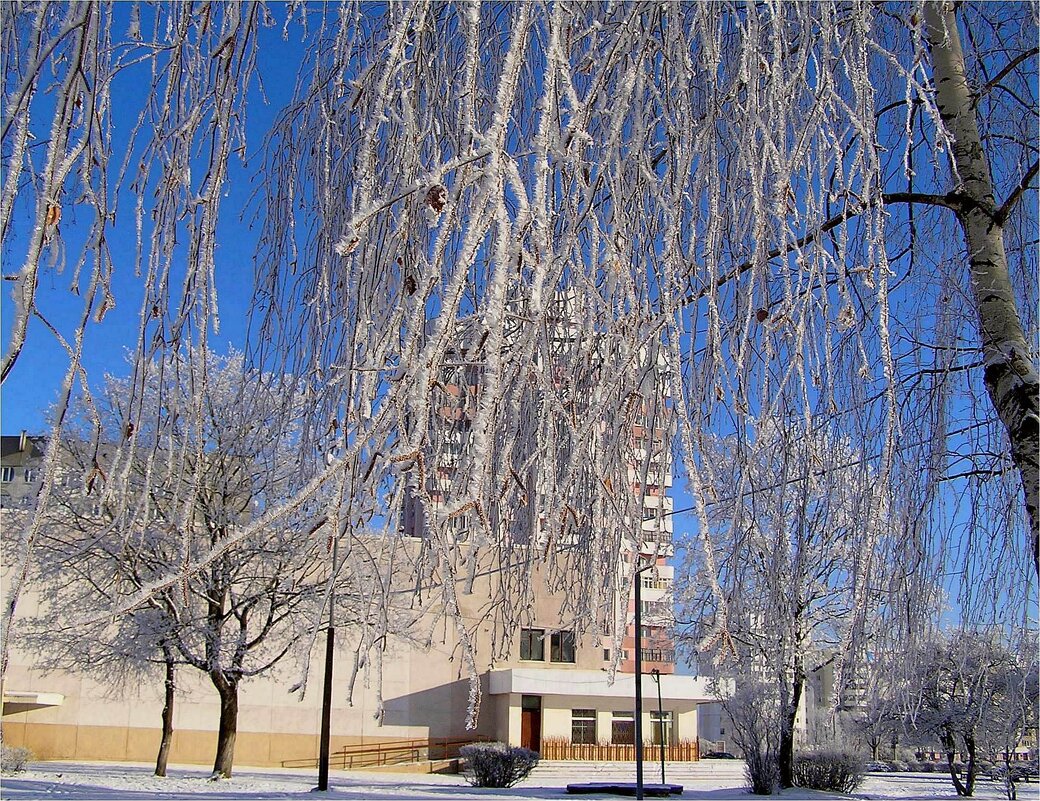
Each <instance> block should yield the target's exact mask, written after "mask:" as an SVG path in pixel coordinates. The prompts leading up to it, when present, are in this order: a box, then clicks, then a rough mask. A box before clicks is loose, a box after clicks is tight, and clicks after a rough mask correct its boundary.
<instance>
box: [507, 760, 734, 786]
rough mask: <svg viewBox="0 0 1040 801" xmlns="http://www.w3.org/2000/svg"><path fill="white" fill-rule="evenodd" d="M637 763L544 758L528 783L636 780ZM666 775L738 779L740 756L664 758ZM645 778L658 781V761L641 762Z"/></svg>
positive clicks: (670, 778) (685, 778) (679, 778)
mask: <svg viewBox="0 0 1040 801" xmlns="http://www.w3.org/2000/svg"><path fill="white" fill-rule="evenodd" d="M635 775H636V766H635V764H634V763H632V762H587V761H579V760H573V761H571V760H543V761H541V762H539V763H538V765H537V767H535V769H534V770H533V771H531V774H530V776H529V777H528V779H527V781H528V782H531V783H539V782H555V783H559V781H560V780H566V781H569V782H584V781H601V780H610V781H635ZM665 776H666V778H667V780H668V781H669V782H672V781H675V782H679V783H680V784H681V783H682V782H683V781H687V782H690V781H697V780H698V779H702V780H705V781H710V780H717V779H732V780H733V781H734V782H738V783H739V782H740V781H741V780H742V779H743V777H744V762H743V761H742V760H736V759H734V760H721V759H718V760H716V759H705V760H701V761H699V762H666V763H665ZM643 778H644V780H645V781H648V782H649V781H659V780H660V778H661V763H660V762H654V761H652V760H646V761H644V762H643Z"/></svg>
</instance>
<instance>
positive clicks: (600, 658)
mask: <svg viewBox="0 0 1040 801" xmlns="http://www.w3.org/2000/svg"><path fill="white" fill-rule="evenodd" d="M559 305H560V306H561V314H560V323H559V324H558V326H557V328H556V331H555V333H554V335H553V336H550V337H549V341H550V348H553V349H558V351H559V352H561V353H562V352H566V350H567V349H568V348H569V347H570V345H571V341H572V335H571V333H570V330H571V326H570V323H569V322H568V321H567V313H566V312H567V309H566V306H567V303H566V300H565V299H564V300H562V301H560V302H559ZM602 347H607V348H609V347H610V344H609V341H607V343H606V344H605V345H603V346H602ZM553 356H554V354H552V353H550V354H548V355H547V356H545V357H544V358H547V359H552V358H553ZM536 358H537V357H536ZM482 369H483V368H482V359H481V357H480V355H479V354H474V353H472V352H471V351H470V349H469V348H467V347H466V346H460V347H459V348H457V349H456V350H455V351H454V353H453V354H452V358H451V359H450V360H449V362H448V364H447V365H446V366H445V368H444V370H443V372H442V374H441V375H440V376H439V385H440V389H441V396H440V400H439V401H438V402H437V403H436V404H434V408H432V409H431V412H430V419H429V421H428V433H429V436H428V442H429V445H428V446H427V449H426V451H427V452H426V454H425V471H424V478H425V486H424V487H422V488H421V489H423V490H425V491H424V492H421V491H420V488H419V487H417V486H413V487H411V489H410V491H409V493H408V495H407V497H406V501H405V506H404V514H403V520H402V527H403V533H404V534H405V535H406V536H408V537H412V538H417V539H422V538H423V537H425V536H427V526H428V521H430V520H432V519H435V518H436V519H438V520H440V521H442V522H443V524H444V525H446V526H449V527H450V530H451V534H452V535H453V536H455V537H456V538H457V541H460V542H466V541H467V539H468V537H469V536H470V534H471V532H470V531H469V528H470V527H472V526H473V525H474V520H473V518H472V516H467V515H459V516H457V517H453V518H449V519H447V520H445V517H446V515H445V511H446V510H449V509H451V508H453V507H452V502H453V500H454V499H453V496H452V491H453V489H456V488H455V487H454V485H453V482H454V480H455V478H456V475H457V472H458V468H459V466H460V464H461V463H462V462H463V460H464V459H465V458H466V457H467V454H469V450H470V446H471V431H472V427H473V423H474V420H475V416H476V414H477V403H478V399H479V397H480V394H481V381H482V380H483V378H482V375H483V374H482ZM664 369H666V365H665V364H664V363H663V362H659V363H657V364H650V365H648V369H647V371H646V378H645V386H644V387H642V390H643V391H642V392H641V395H642V397H643V399H644V400H643V401H641V404H642V405H641V407H640V408H638V409H634V410H633V411H634V412H635V415H634V422H633V423H632V424H631V426H630V427H629V428H628V429H627V430H626V431H625V432H624V436H625V438H626V442H625V443H624V445H623V447H624V450H625V452H626V453H627V454H628V455H629V463H628V465H627V480H628V482H629V484H630V489H631V490H632V491H633V492H634V493H635V494H636V495H638V496H639V497H640V498H641V504H640V513H639V517H638V518H636V519H633V520H626V521H624V523H625V526H626V528H627V530H628V531H630V532H631V534H630V535H629V536H627V537H626V538H625V541H624V544H623V546H622V547H623V551H624V552H623V553H622V555H621V556H622V558H621V559H620V561H619V570H620V571H621V575H620V576H619V577H618V581H617V586H619V587H625V586H627V584H628V582H629V581H631V576H632V571H633V570H634V569H635V568H636V566H637V565H638V566H640V567H642V566H644V565H646V564H647V563H649V562H652V563H654V569H653V570H649V571H646V572H645V573H643V574H641V575H640V577H639V580H640V582H641V584H640V591H641V592H640V595H641V596H642V597H641V609H640V613H641V614H640V617H641V618H642V621H641V623H642V627H641V632H640V634H641V637H639V638H638V639H639V640H641V647H642V654H641V656H642V672H643V676H644V678H643V685H644V691H645V692H646V697H647V699H650V698H651V697H655V696H656V692H657V686H656V684H655V683H654V682H655V681H658V680H659V681H660V682H661V692H662V699H663V700H662V705H663V706H664V707H665V708H664V709H663V710H661V711H660V712H659V711H658V710H657V709H656V705H655V704H652V703H649V702H648V703H647V704H646V706H645V709H647V710H649V711H648V712H647V714H646V715H645V718H646V719H645V720H644V721H643V724H644V725H643V732H644V737H645V739H647V740H648V741H652V742H658V741H659V739H660V737H661V735H662V734H663V737H664V740H665V742H666V743H671V744H676V743H678V742H680V741H688V742H696V739H697V724H696V708H697V705H698V703H701V702H707V701H708V700H710V693H709V692H708V689H707V685H706V683H705V682H703V681H701V680H697V679H693V678H692V677H687V676H676V675H673V674H674V673H675V648H674V643H673V640H672V633H671V632H672V627H673V623H674V619H673V593H672V579H673V568H672V566H671V565H670V564H669V559H670V558H671V557H672V556H673V554H674V549H673V544H672V518H671V515H670V513H671V512H672V509H673V506H672V503H673V501H672V498H671V497H670V496H669V490H670V487H671V485H672V473H671V467H672V465H671V448H670V440H671V436H670V434H671V431H670V428H669V426H670V421H669V416H668V404H667V399H666V398H664V397H663V396H661V389H660V387H661V386H662V385H663V384H664V382H663V381H661V380H659V379H660V374H659V373H660V371H662V370H664ZM573 393H574V396H575V398H576V406H577V411H576V414H579V415H580V413H581V409H580V405H578V404H580V398H577V396H579V395H580V388H579V387H575V388H574V389H573ZM531 414H534V412H533V410H532V412H531ZM543 467H544V468H545V469H552V466H544V465H536V466H535V467H533V468H531V470H532V474H531V475H527V476H524V477H523V478H524V480H525V482H527V484H528V485H535V484H537V476H536V475H535V474H534V473H535V472H536V471H537V470H539V469H542V468H543ZM543 523H544V521H541V520H537V519H531V518H529V519H523V520H522V521H521V523H520V525H519V526H518V527H516V528H514V532H515V533H514V535H513V536H516V537H518V538H526V537H534V538H537V537H539V531H540V529H541V528H542V524H543ZM572 589H573V590H574V591H579V592H580V588H578V587H575V588H572ZM634 595H635V594H634V593H632V594H631V595H629V596H627V597H622V596H621V594H620V592H619V594H618V595H617V596H616V597H615V598H614V603H615V605H622V604H624V605H625V610H624V611H623V613H622V614H623V615H624V616H623V617H622V614H617V613H619V612H622V610H620V609H617V610H616V613H615V619H623V620H625V621H626V623H625V628H624V633H623V636H622V637H621V638H620V641H619V645H620V648H619V649H618V648H616V647H615V645H614V642H613V641H612V639H611V638H610V637H603V638H602V639H601V640H594V639H593V638H586V639H579V638H577V637H576V634H575V632H574V631H572V630H570V629H568V628H566V623H565V621H563V620H561V619H560V616H559V606H560V605H559V601H558V599H555V598H554V597H553V596H552V594H551V593H549V592H545V593H544V595H543V597H540V598H537V599H536V603H535V606H534V610H533V614H532V618H533V619H532V620H531V622H530V625H526V626H521V627H520V628H519V629H518V630H517V631H516V632H514V633H513V636H514V645H513V651H512V653H511V654H510V659H509V660H508V663H507V665H506V666H504V667H503V669H500V670H495V671H492V672H491V674H490V684H489V690H490V694H491V696H492V698H493V699H494V703H496V704H497V707H498V708H497V713H496V715H497V717H498V719H499V720H502V721H505V720H508V721H509V723H508V726H502V725H500V726H499V731H498V735H499V738H500V739H503V740H507V741H508V742H511V743H514V744H519V745H523V746H525V747H529V748H532V749H534V750H543V751H544V750H546V747H547V744H551V747H550V748H549V751H550V753H552V754H554V755H561V756H565V755H567V754H569V753H576V752H574V751H573V750H568V748H566V747H560V746H565V745H574V746H592V745H597V744H605V745H606V744H609V745H614V746H617V745H625V744H630V743H632V742H633V737H634V728H635V727H634V718H633V711H632V698H633V695H634V676H633V674H634V673H635V670H636V660H635V655H636V654H635V651H636V643H637V636H636V634H637V632H636V628H635V619H636V614H635V611H636V610H635V597H634ZM615 660H616V661H617V673H616V680H615V682H614V683H613V684H611V683H610V682H609V679H608V675H609V671H610V668H611V667H612V665H613V663H614V662H615ZM651 675H653V676H655V678H650V676H651ZM655 700H656V698H655ZM581 753H582V754H583V755H585V756H586V757H588V756H592V755H594V752H593V751H591V750H589V749H587V748H586V749H585V750H584V751H582V752H581ZM604 753H606V752H604Z"/></svg>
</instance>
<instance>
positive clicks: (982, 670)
mask: <svg viewBox="0 0 1040 801" xmlns="http://www.w3.org/2000/svg"><path fill="white" fill-rule="evenodd" d="M1034 647H1035V644H1034ZM1030 661H1032V662H1033V664H1030ZM909 663H910V664H913V665H915V668H914V669H913V671H912V672H913V675H915V676H916V677H917V681H916V682H915V683H914V684H913V685H911V686H909V687H907V688H906V689H907V690H908V691H909V693H908V698H909V707H908V709H909V712H908V715H907V720H908V725H909V726H912V727H913V728H914V729H916V730H918V731H921V732H925V733H928V734H931V735H934V736H935V737H936V738H937V739H938V740H939V742H940V743H941V744H942V747H943V750H944V751H945V752H946V758H947V762H948V764H949V768H950V777H951V779H952V780H953V786H954V788H956V791H957V795H958V796H971V795H972V793H974V791H975V779H976V777H977V773H978V764H977V763H978V759H979V758H980V757H981V755H980V754H979V750H980V747H981V746H983V745H984V744H985V743H987V742H988V741H990V740H991V739H992V738H995V737H996V738H999V737H1000V732H1002V731H1003V732H1008V733H1009V735H1008V738H1006V741H1007V742H1009V743H1010V741H1011V737H1014V740H1015V741H1016V742H1015V744H1017V740H1018V738H1019V737H1020V736H1021V734H1020V732H1021V731H1022V728H1023V727H1024V726H1026V725H1028V720H1029V715H1030V712H1029V711H1028V710H1031V709H1035V706H1036V701H1037V697H1036V684H1035V678H1034V676H1033V672H1034V670H1035V667H1034V665H1035V660H1029V661H1026V662H1025V663H1024V664H1020V663H1019V659H1018V658H1017V657H1016V656H1015V654H1014V652H1013V651H1011V650H1010V649H1008V648H1007V647H1006V646H1005V645H1004V644H1003V643H1002V642H1001V641H1000V640H999V638H998V637H997V636H994V635H986V634H979V633H975V632H970V631H951V632H948V633H947V634H945V635H942V636H939V637H936V638H935V639H934V640H933V641H932V642H930V643H927V644H924V643H922V644H921V646H920V647H919V648H918V649H916V650H915V651H914V652H913V654H912V655H911V659H910V660H909ZM958 753H959V754H960V757H961V759H962V760H963V761H964V764H965V775H964V777H963V778H962V777H961V776H960V775H959V773H958V771H957V770H956V769H955V767H954V762H955V758H956V756H957V754H958Z"/></svg>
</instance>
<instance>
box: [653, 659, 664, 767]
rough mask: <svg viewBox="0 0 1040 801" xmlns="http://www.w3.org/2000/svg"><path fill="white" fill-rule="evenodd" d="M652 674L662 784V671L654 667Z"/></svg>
mask: <svg viewBox="0 0 1040 801" xmlns="http://www.w3.org/2000/svg"><path fill="white" fill-rule="evenodd" d="M650 675H651V676H653V677H654V682H655V683H656V684H657V741H658V742H659V743H660V745H661V784H664V707H663V706H662V705H661V671H660V670H658V669H657V668H654V669H653V670H651V671H650Z"/></svg>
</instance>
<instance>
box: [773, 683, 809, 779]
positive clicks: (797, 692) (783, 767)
mask: <svg viewBox="0 0 1040 801" xmlns="http://www.w3.org/2000/svg"><path fill="white" fill-rule="evenodd" d="M799 673H800V672H799V671H796V675H795V679H794V682H793V684H792V687H791V704H790V706H789V707H788V708H787V709H786V710H784V716H783V719H782V721H781V727H780V742H779V746H778V749H777V762H778V763H779V764H778V765H777V767H778V768H779V772H780V787H781V788H784V789H786V788H788V787H794V723H795V718H797V717H798V704H799V703H801V700H802V685H803V684H804V679H803V678H802V677H801V676H800V675H799Z"/></svg>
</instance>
